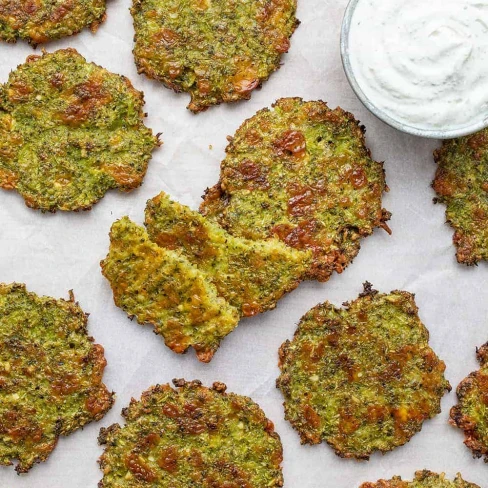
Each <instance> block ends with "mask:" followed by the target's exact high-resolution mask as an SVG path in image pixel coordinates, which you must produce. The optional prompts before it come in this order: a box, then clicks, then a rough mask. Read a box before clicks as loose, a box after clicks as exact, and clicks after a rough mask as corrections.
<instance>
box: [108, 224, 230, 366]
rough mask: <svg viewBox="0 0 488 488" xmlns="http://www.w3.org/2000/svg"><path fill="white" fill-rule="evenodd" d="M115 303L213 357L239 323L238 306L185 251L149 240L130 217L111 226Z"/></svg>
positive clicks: (180, 346)
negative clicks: (190, 260) (186, 255)
mask: <svg viewBox="0 0 488 488" xmlns="http://www.w3.org/2000/svg"><path fill="white" fill-rule="evenodd" d="M100 264H101V267H102V273H103V275H104V276H105V278H107V280H108V281H109V282H110V286H111V287H112V291H113V294H114V301H115V304H116V305H117V306H118V307H120V308H122V310H124V311H125V312H127V314H128V315H129V316H130V317H136V319H137V321H138V322H139V323H140V324H146V323H148V324H152V325H153V326H154V332H155V333H156V334H160V335H161V336H163V338H164V342H165V343H166V345H167V346H168V347H169V348H170V349H172V350H173V351H174V352H177V353H184V352H186V351H187V349H188V348H189V347H193V348H194V349H195V351H196V353H197V357H198V359H199V360H200V361H203V362H208V361H210V360H211V359H212V357H213V355H214V353H215V351H216V350H217V349H218V347H219V344H220V341H221V340H222V339H223V338H224V337H225V336H226V335H227V334H228V333H229V332H231V331H232V330H233V329H235V327H237V324H238V322H239V313H238V311H237V309H235V308H234V307H232V306H231V305H229V304H228V303H227V302H226V301H225V300H224V299H223V298H221V297H219V296H218V294H217V289H216V288H215V286H214V285H212V283H210V282H208V281H207V280H206V279H205V276H204V275H203V274H202V273H201V272H200V271H199V270H198V269H197V268H196V267H195V266H194V265H192V264H191V263H190V262H189V261H188V260H187V259H186V258H185V257H184V256H182V255H180V254H178V253H176V252H175V251H171V250H168V249H164V248H162V247H159V246H158V245H157V244H155V243H154V242H152V241H150V240H149V237H148V235H147V233H146V231H145V230H144V228H143V227H140V226H138V225H137V224H135V223H134V222H132V221H131V220H129V218H128V217H124V218H122V219H121V220H118V221H117V222H115V223H114V224H113V225H112V229H111V231H110V250H109V253H108V255H107V257H106V258H105V260H104V261H102V262H101V263H100Z"/></svg>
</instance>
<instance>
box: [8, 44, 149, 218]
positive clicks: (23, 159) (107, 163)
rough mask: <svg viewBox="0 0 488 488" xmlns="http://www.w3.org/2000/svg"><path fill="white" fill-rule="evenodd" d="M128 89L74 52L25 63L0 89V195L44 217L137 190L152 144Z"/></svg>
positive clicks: (135, 95)
mask: <svg viewBox="0 0 488 488" xmlns="http://www.w3.org/2000/svg"><path fill="white" fill-rule="evenodd" d="M143 103H144V101H143V95H142V93H141V92H139V91H137V90H135V89H134V87H133V86H132V85H131V83H130V81H129V80H128V79H127V78H125V77H123V76H119V75H116V74H113V73H110V72H108V71H107V70H105V69H103V68H100V67H99V66H97V65H95V64H93V63H88V62H86V60H85V59H84V58H83V57H82V56H81V55H80V54H78V53H77V52H76V51H75V50H74V49H63V50H59V51H56V52H54V53H52V54H50V53H44V54H43V55H42V56H29V57H28V58H27V62H26V63H25V64H23V65H21V66H19V67H18V68H17V70H15V71H13V72H12V73H10V76H9V80H8V82H7V83H6V84H5V85H3V86H1V87H0V187H3V188H5V189H7V190H17V191H18V192H19V193H20V194H21V195H22V197H23V198H24V200H25V203H26V205H27V206H29V207H31V208H38V209H41V210H43V211H50V212H54V211H56V210H88V209H89V208H90V207H91V206H92V205H93V204H94V203H96V202H97V201H98V200H100V198H102V197H103V196H104V195H105V193H106V192H107V191H108V190H110V189H112V188H119V189H120V190H123V191H130V190H132V189H134V188H137V187H138V186H140V185H141V183H142V179H143V178H144V175H145V173H146V169H147V165H148V162H149V159H150V157H151V152H152V150H153V149H154V147H156V146H157V145H158V139H157V137H156V136H154V135H153V134H152V132H151V130H150V129H148V128H147V127H145V126H144V124H143V122H142V118H143V112H142V106H143Z"/></svg>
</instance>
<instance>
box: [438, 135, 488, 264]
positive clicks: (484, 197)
mask: <svg viewBox="0 0 488 488" xmlns="http://www.w3.org/2000/svg"><path fill="white" fill-rule="evenodd" d="M434 159H435V161H436V163H437V171H436V174H435V179H434V182H433V183H432V186H433V188H434V190H435V191H436V193H437V198H435V199H434V202H436V203H437V202H440V203H444V204H445V205H446V218H447V222H448V223H449V224H450V225H451V226H452V227H453V228H454V231H455V232H454V237H453V242H454V245H455V246H456V257H457V260H458V262H459V263H464V264H467V265H474V264H476V263H477V262H478V261H481V260H486V259H488V129H484V130H482V131H481V132H477V133H476V134H472V135H470V136H466V137H461V138H459V139H452V140H448V141H444V142H443V145H442V147H441V148H440V149H438V150H436V151H435V152H434Z"/></svg>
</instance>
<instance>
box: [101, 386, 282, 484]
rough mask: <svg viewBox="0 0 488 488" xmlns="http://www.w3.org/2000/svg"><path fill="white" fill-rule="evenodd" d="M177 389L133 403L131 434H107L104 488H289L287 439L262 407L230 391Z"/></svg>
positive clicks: (119, 430)
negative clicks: (284, 447) (285, 463)
mask: <svg viewBox="0 0 488 488" xmlns="http://www.w3.org/2000/svg"><path fill="white" fill-rule="evenodd" d="M173 383H174V384H175V386H176V387H177V388H176V389H173V388H171V386H170V385H168V384H166V385H157V386H154V387H152V388H150V389H149V390H147V391H145V392H144V393H143V394H142V397H141V400H140V401H136V400H134V399H132V401H131V403H130V405H129V407H128V408H126V409H124V410H123V411H122V415H123V416H124V417H125V420H126V424H125V426H124V427H120V426H119V425H118V424H114V425H112V426H111V427H109V428H108V429H102V430H101V431H100V437H99V442H100V443H101V444H105V445H106V448H105V452H104V453H103V455H102V456H101V458H100V461H99V462H100V468H101V469H102V471H103V479H102V481H100V483H99V484H98V486H99V488H115V487H117V488H143V487H148V488H149V487H151V488H156V487H158V488H166V487H167V488H170V487H171V488H176V487H178V488H186V487H190V486H191V487H194V488H207V487H208V488H210V487H212V488H244V487H245V488H264V487H268V488H275V487H281V486H283V476H282V473H281V466H280V464H281V461H282V458H283V456H282V447H281V442H280V438H279V436H278V434H277V433H276V432H275V431H274V426H273V423H272V422H271V421H270V420H268V419H267V418H266V416H265V414H264V412H263V411H262V410H261V409H260V408H259V406H258V405H257V404H256V403H254V402H253V401H252V400H251V399H250V398H247V397H245V396H241V395H236V394H234V393H229V394H227V393H225V390H226V386H225V385H224V384H223V383H214V384H213V386H212V388H206V387H204V386H202V385H201V383H200V381H197V380H195V381H192V382H185V381H184V380H173Z"/></svg>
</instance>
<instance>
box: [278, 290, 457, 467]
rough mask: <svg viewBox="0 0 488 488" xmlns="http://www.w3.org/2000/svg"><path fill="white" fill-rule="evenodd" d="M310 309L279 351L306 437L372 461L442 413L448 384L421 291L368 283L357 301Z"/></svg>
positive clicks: (289, 407)
mask: <svg viewBox="0 0 488 488" xmlns="http://www.w3.org/2000/svg"><path fill="white" fill-rule="evenodd" d="M344 305H345V308H336V307H334V306H333V305H332V304H330V303H328V302H325V303H323V304H320V305H317V306H316V307H314V308H312V309H311V310H310V311H309V312H308V313H306V314H305V315H304V316H303V317H302V319H301V321H300V323H299V325H298V329H297V330H296V332H295V336H294V338H293V340H292V341H286V342H285V343H284V344H283V345H282V346H281V349H280V354H279V355H280V369H281V375H280V377H279V378H278V380H277V386H278V388H280V389H281V391H282V393H283V395H284V398H285V402H284V406H285V418H286V419H287V420H288V421H289V422H290V423H291V424H292V426H293V427H294V428H295V429H296V430H297V431H298V433H299V435H300V438H301V441H302V443H306V444H319V443H321V442H322V441H325V442H327V443H328V444H329V445H330V446H331V447H332V448H333V449H334V451H335V452H336V454H337V455H339V456H341V457H345V458H356V459H368V458H369V456H370V455H371V454H372V453H373V452H375V451H380V452H386V451H390V450H392V449H394V448H395V447H397V446H401V445H403V444H405V443H406V442H408V441H409V440H410V438H411V437H412V436H413V435H414V434H415V433H417V432H419V431H420V430H421V428H422V424H423V422H424V421H425V420H427V419H429V418H432V417H434V416H435V415H436V414H438V413H439V412H440V401H441V398H442V396H443V395H444V393H445V392H446V391H449V390H450V385H449V382H448V381H447V380H446V379H445V378H444V370H445V364H444V363H443V361H441V360H440V359H439V358H438V357H437V356H436V354H435V353H434V351H433V350H432V349H431V348H430V347H429V344H428V340H429V333H428V331H427V329H426V328H425V326H424V325H423V324H422V322H421V321H420V319H419V317H418V314H417V312H418V309H417V306H416V305H415V301H414V296H413V295H412V294H411V293H407V292H405V291H393V292H391V293H389V294H380V293H378V292H376V291H375V290H372V289H371V285H370V284H369V283H366V285H365V291H364V293H362V294H361V295H360V296H359V298H357V299H356V300H354V301H352V302H349V303H345V304H344Z"/></svg>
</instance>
